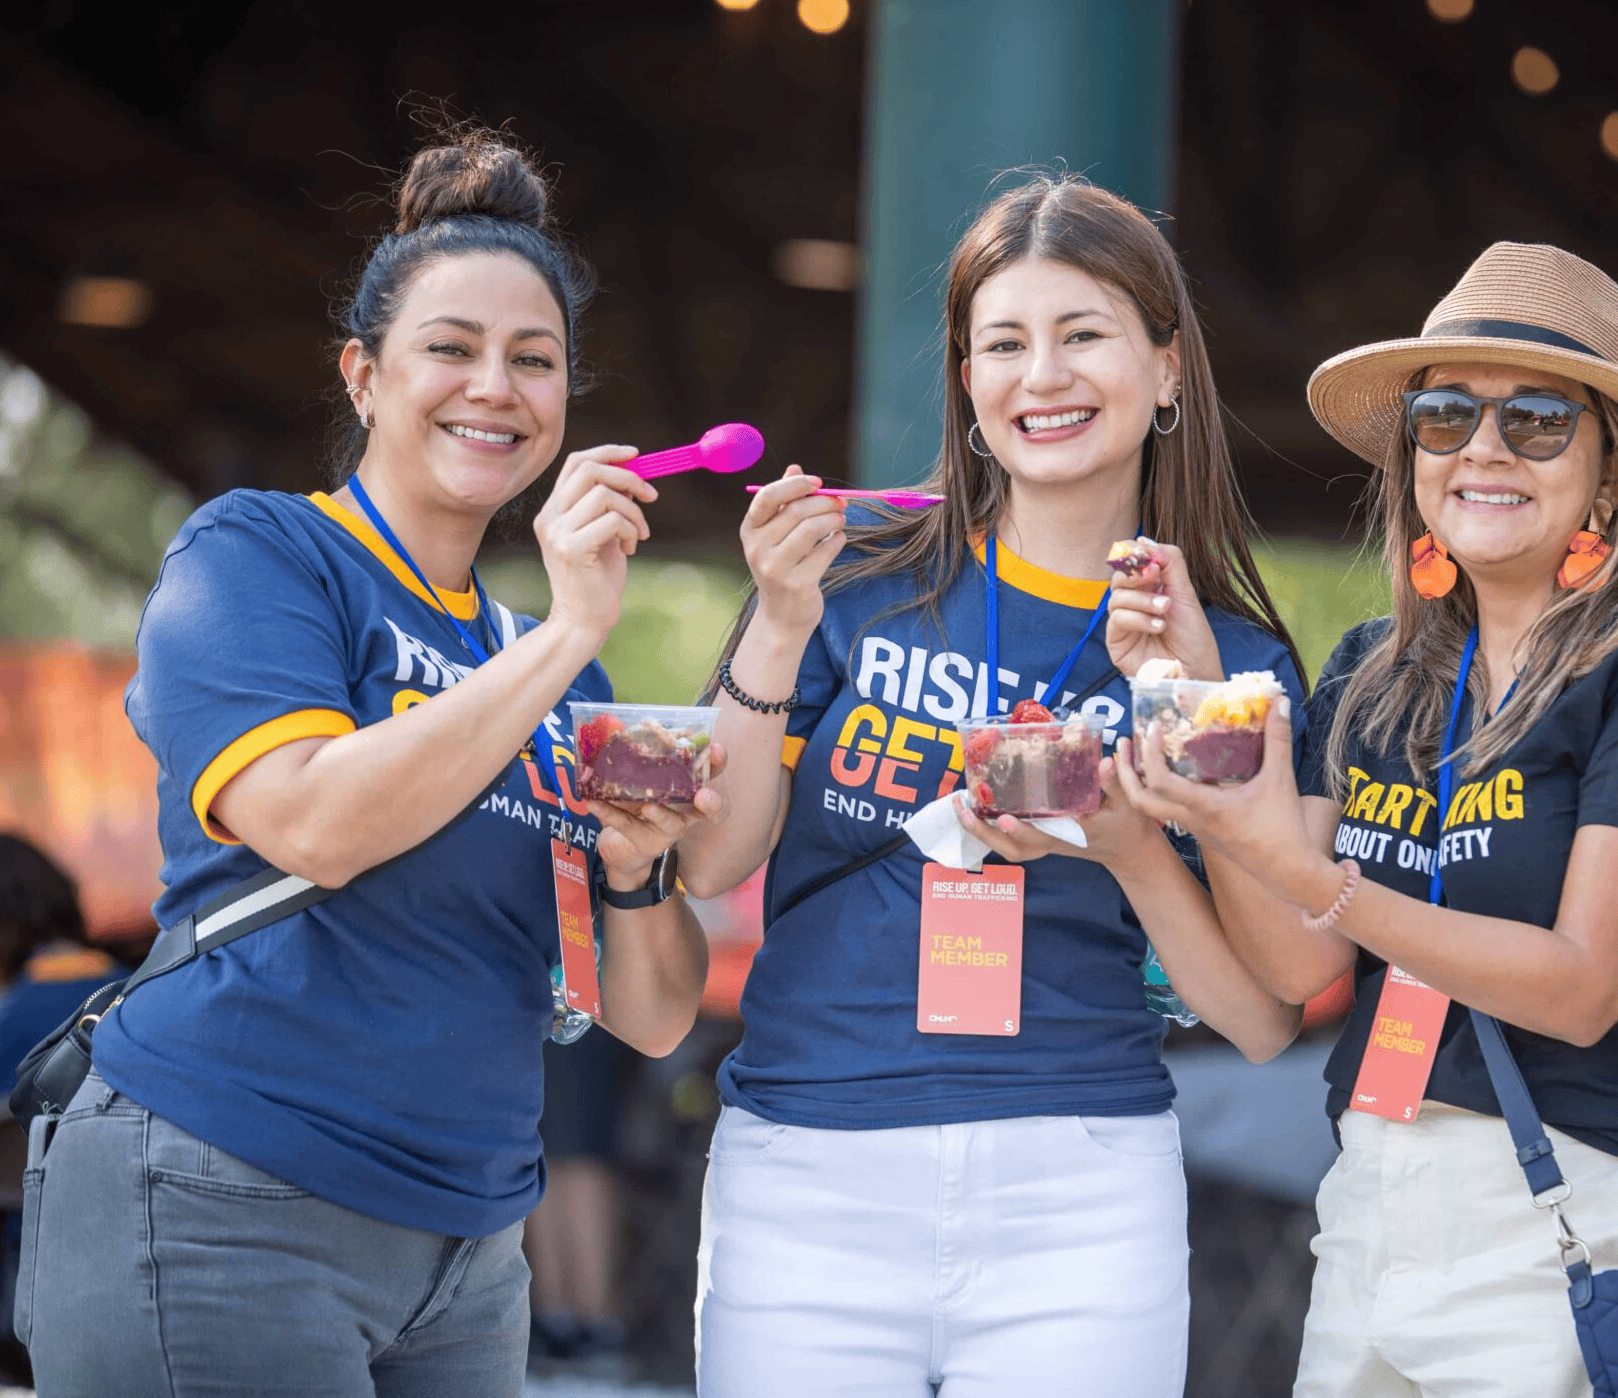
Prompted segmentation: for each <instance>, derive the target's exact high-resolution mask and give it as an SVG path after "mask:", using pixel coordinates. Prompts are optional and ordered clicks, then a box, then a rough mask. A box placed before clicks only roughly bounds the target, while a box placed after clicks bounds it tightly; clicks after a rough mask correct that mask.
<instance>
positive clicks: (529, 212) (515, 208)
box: [393, 128, 551, 233]
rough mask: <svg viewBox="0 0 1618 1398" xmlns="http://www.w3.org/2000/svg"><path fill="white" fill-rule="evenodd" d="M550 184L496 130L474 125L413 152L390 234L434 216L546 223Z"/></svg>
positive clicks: (410, 228) (535, 225)
mask: <svg viewBox="0 0 1618 1398" xmlns="http://www.w3.org/2000/svg"><path fill="white" fill-rule="evenodd" d="M550 197H551V188H550V183H549V182H548V181H547V180H546V179H545V177H544V176H543V175H541V174H540V173H539V172H538V171H537V170H536V169H535V168H534V167H533V165H532V164H531V163H530V162H529V160H528V157H527V156H526V155H525V154H524V153H523V152H522V151H521V150H519V149H518V148H517V147H516V146H513V145H511V144H510V143H509V142H507V141H506V140H505V139H504V138H503V137H501V136H500V135H499V133H497V132H494V131H490V130H488V129H487V128H476V129H473V130H471V131H467V132H465V133H460V132H457V133H455V136H454V139H453V140H452V141H451V142H450V143H448V144H446V145H438V146H428V147H427V148H426V149H425V150H421V151H418V152H417V153H416V156H415V158H414V159H413V160H411V162H410V168H409V169H408V170H406V171H405V176H404V180H403V181H402V183H401V184H400V186H399V221H398V222H397V223H396V224H395V225H394V229H393V231H394V232H395V233H410V232H413V231H414V230H415V229H417V228H420V227H421V226H422V224H424V223H431V222H432V221H433V220H434V219H439V218H453V217H454V216H455V215H456V214H483V215H485V216H487V217H489V218H503V219H510V220H511V221H512V222H515V223H525V224H527V225H528V226H529V227H531V228H544V227H545V226H546V225H547V224H548V223H549V222H550Z"/></svg>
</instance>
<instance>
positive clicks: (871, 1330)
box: [697, 1107, 1189, 1398]
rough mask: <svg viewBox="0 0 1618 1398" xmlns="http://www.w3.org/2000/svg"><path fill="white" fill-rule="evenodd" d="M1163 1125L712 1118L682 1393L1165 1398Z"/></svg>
mask: <svg viewBox="0 0 1618 1398" xmlns="http://www.w3.org/2000/svg"><path fill="white" fill-rule="evenodd" d="M1185 1207H1186V1203H1185V1177H1184V1174H1183V1172H1182V1170H1181V1168H1180V1137H1179V1124H1178V1123H1177V1121H1176V1120H1175V1117H1174V1114H1173V1113H1172V1112H1167V1111H1165V1112H1161V1113H1159V1114H1157V1115H1155V1116H1147V1117H1087V1118H1086V1117H1056V1116H1051V1117H1022V1118H1014V1119H1011V1120H1005V1121H982V1122H969V1123H963V1124H960V1125H949V1126H910V1127H900V1128H895V1129H891V1130H881V1131H823V1130H815V1129H812V1128H809V1127H801V1126H781V1125H777V1124H775V1123H773V1122H768V1121H764V1120H762V1119H760V1118H759V1117H756V1116H753V1115H752V1114H750V1113H748V1112H745V1111H742V1110H740V1109H738V1108H735V1107H726V1108H725V1109H724V1111H723V1112H722V1114H721V1115H720V1119H719V1126H718V1128H717V1130H716V1131H715V1132H714V1141H713V1150H712V1152H711V1154H710V1155H709V1165H708V1178H707V1183H706V1185H705V1187H704V1189H703V1198H702V1246H701V1250H700V1252H699V1253H698V1277H697V1391H698V1393H699V1394H700V1395H701V1398H763V1395H766V1394H767V1395H770V1398H829V1395H837V1398H927V1395H931V1394H935V1393H936V1394H938V1395H939V1398H1001V1395H1007V1396H1008V1398H1179V1395H1180V1394H1181V1392H1182V1391H1183V1388H1184V1382H1185V1355H1186V1323H1187V1313H1188V1308H1189V1302H1188V1295H1187V1289H1186V1266H1187V1247H1186V1233H1185Z"/></svg>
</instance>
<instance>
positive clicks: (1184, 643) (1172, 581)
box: [1107, 540, 1225, 680]
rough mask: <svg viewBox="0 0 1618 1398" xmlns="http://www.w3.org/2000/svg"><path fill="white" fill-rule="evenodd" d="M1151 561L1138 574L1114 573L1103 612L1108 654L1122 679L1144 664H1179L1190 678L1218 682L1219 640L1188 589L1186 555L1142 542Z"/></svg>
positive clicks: (1220, 672) (1221, 676)
mask: <svg viewBox="0 0 1618 1398" xmlns="http://www.w3.org/2000/svg"><path fill="white" fill-rule="evenodd" d="M1141 547H1142V548H1144V549H1146V551H1147V552H1149V553H1150V554H1151V555H1152V562H1151V563H1149V564H1148V565H1147V566H1146V567H1145V568H1143V569H1142V570H1141V571H1140V572H1139V573H1115V574H1114V575H1113V579H1112V597H1111V599H1110V602H1109V605H1108V608H1107V651H1108V653H1109V654H1110V655H1111V656H1112V663H1113V664H1114V665H1116V666H1117V667H1118V672H1119V674H1121V675H1125V676H1132V675H1134V674H1135V672H1136V671H1138V670H1139V669H1140V667H1141V666H1142V665H1143V664H1145V663H1146V661H1148V660H1153V659H1171V660H1178V661H1179V662H1180V664H1181V665H1183V666H1184V667H1185V673H1186V676H1187V677H1188V678H1189V679H1193V680H1222V679H1224V678H1225V671H1224V666H1223V665H1222V663H1221V662H1220V659H1219V642H1218V641H1216V640H1215V639H1214V633H1213V630H1212V628H1211V627H1210V626H1209V625H1208V617H1207V614H1206V613H1205V612H1204V611H1203V610H1202V603H1201V601H1200V600H1199V599H1198V597H1197V590H1196V589H1195V588H1194V587H1192V586H1191V573H1190V570H1189V569H1188V568H1187V567H1186V566H1185V555H1184V554H1182V553H1181V552H1180V550H1179V549H1177V548H1175V546H1174V545H1173V544H1159V543H1152V542H1151V541H1149V540H1148V541H1146V542H1144V543H1142V545H1141Z"/></svg>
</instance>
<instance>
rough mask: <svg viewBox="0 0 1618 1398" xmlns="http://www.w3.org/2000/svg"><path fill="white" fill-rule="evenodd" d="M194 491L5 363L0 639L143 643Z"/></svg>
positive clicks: (0, 395) (0, 361) (0, 382)
mask: <svg viewBox="0 0 1618 1398" xmlns="http://www.w3.org/2000/svg"><path fill="white" fill-rule="evenodd" d="M190 510H191V502H190V500H189V499H188V498H187V497H186V495H185V493H184V492H183V491H182V490H180V489H179V487H178V486H176V485H174V484H173V483H172V482H170V481H166V480H164V479H163V478H162V477H161V476H159V475H158V474H157V472H155V471H154V470H153V469H152V468H151V467H150V466H149V465H148V464H147V463H146V462H145V461H143V460H142V459H141V458H140V457H138V456H136V455H135V454H134V453H133V452H131V451H129V450H128V449H127V448H123V447H119V446H117V445H114V444H111V443H107V442H104V441H101V440H98V439H97V438H95V437H94V435H93V433H92V431H91V427H90V422H89V419H88V418H86V416H85V415H84V413H82V412H81V411H80V410H79V409H78V408H76V407H75V406H73V404H71V403H68V402H66V401H64V400H63V399H62V398H61V397H60V396H59V395H57V394H55V393H53V392H52V391H51V390H50V389H49V388H47V387H46V386H45V385H44V384H43V383H41V382H40V380H39V378H38V377H37V376H36V375H35V374H34V373H32V372H31V371H30V370H28V369H25V368H23V367H21V366H19V365H14V364H11V363H8V362H7V361H6V360H5V359H4V358H0V637H3V638H18V639H29V640H34V639H39V640H43V639H46V638H51V637H70V638H72V639H74V640H79V641H83V642H85V643H86V644H89V645H99V646H118V647H125V648H128V647H132V646H133V645H134V643H135V627H136V624H137V623H138V622H139V620H140V609H141V604H142V602H143V601H144V600H145V597H146V593H147V592H148V591H149V590H150V588H151V585H152V583H153V582H155V581H156V579H157V569H158V564H159V563H160V562H161V561H162V557H163V550H164V549H165V548H166V547H167V546H168V542H169V540H170V539H171V538H172V537H173V535H174V531H175V530H176V529H178V528H179V527H180V524H181V522H182V521H183V520H184V519H185V517H186V515H187V514H189V513H190Z"/></svg>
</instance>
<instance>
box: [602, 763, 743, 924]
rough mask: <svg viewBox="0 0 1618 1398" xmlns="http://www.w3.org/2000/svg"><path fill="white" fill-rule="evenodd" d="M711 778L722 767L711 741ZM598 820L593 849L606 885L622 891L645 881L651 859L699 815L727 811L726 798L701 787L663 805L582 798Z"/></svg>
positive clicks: (708, 817) (700, 817)
mask: <svg viewBox="0 0 1618 1398" xmlns="http://www.w3.org/2000/svg"><path fill="white" fill-rule="evenodd" d="M709 751H710V753H711V754H712V756H711V758H710V760H709V761H710V766H709V772H708V775H709V779H710V780H711V779H712V778H714V777H717V776H718V775H719V774H720V773H721V772H722V771H724V770H725V753H724V749H723V748H722V747H720V745H719V744H718V743H713V744H710V746H709ZM586 805H587V806H588V807H589V811H590V814H591V815H593V816H595V818H596V819H597V820H599V821H600V822H601V838H600V840H599V841H598V842H597V844H596V850H597V852H598V853H599V854H600V855H601V863H602V864H603V866H605V868H606V873H607V885H608V887H610V888H614V889H617V890H618V891H619V892H621V893H630V892H633V891H634V890H636V889H640V888H644V887H646V880H647V879H648V878H649V877H650V876H651V871H652V862H653V861H654V860H655V859H656V858H657V857H658V855H660V854H662V853H663V851H664V850H666V849H667V848H668V847H669V846H670V845H672V844H674V843H675V842H676V841H677V840H678V839H679V838H680V836H681V835H683V834H684V833H685V832H686V830H687V829H688V828H689V827H690V826H691V825H693V824H694V823H696V822H697V821H699V820H717V819H719V818H720V817H721V816H722V815H723V814H724V811H725V798H724V797H723V796H721V795H720V794H719V793H718V792H717V791H715V790H714V789H713V788H712V787H707V786H705V787H703V788H702V789H701V790H700V791H698V792H697V794H696V796H695V797H693V798H692V800H691V803H690V804H689V805H679V806H661V805H658V804H656V803H655V802H650V801H648V802H647V803H645V804H644V805H640V806H628V805H619V804H618V803H617V802H613V801H589V802H586Z"/></svg>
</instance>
